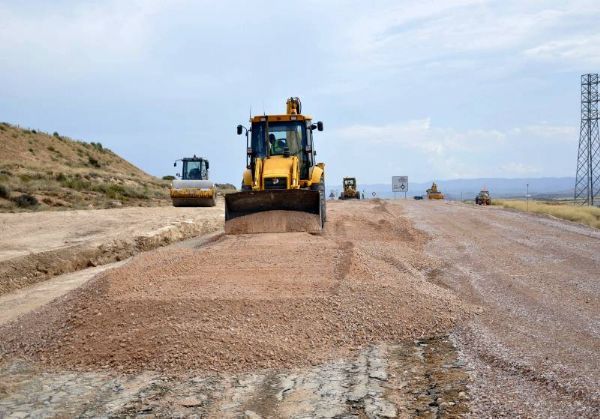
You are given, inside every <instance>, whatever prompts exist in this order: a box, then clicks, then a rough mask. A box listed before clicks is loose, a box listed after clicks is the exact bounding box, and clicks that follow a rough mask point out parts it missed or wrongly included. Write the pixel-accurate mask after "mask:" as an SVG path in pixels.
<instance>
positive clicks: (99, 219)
mask: <svg viewBox="0 0 600 419" xmlns="http://www.w3.org/2000/svg"><path fill="white" fill-rule="evenodd" d="M222 205H223V204H222V203H220V205H219V206H217V207H215V208H202V209H201V210H199V209H198V208H171V207H130V208H119V209H108V210H86V211H84V210H79V211H44V212H33V213H18V214H0V232H1V233H0V295H1V294H4V293H6V292H9V291H12V290H16V289H20V288H22V287H26V286H29V285H31V284H34V283H36V282H40V281H44V280H46V279H48V278H51V277H53V276H56V275H59V274H63V273H68V272H74V271H77V270H80V269H83V268H86V267H90V266H97V265H103V264H106V263H109V262H114V261H119V260H123V259H126V258H128V257H129V256H132V255H134V254H136V253H138V252H140V251H143V250H149V249H153V248H156V247H159V246H162V245H164V244H168V243H171V242H174V241H177V240H181V239H184V238H188V237H193V236H195V235H198V234H202V233H207V232H211V231H216V230H218V229H220V228H222V223H223V207H222Z"/></svg>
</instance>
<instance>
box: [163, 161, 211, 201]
mask: <svg viewBox="0 0 600 419" xmlns="http://www.w3.org/2000/svg"><path fill="white" fill-rule="evenodd" d="M178 161H181V162H182V169H181V174H179V173H178V174H177V177H181V179H174V180H173V182H172V183H171V188H170V189H169V194H170V195H171V201H173V206H175V207H214V206H215V205H216V203H217V201H216V199H217V190H216V188H215V184H214V183H213V182H212V181H210V180H208V168H209V163H208V160H206V159H204V158H202V157H196V155H195V154H194V156H193V157H184V158H182V159H179V160H176V161H175V163H173V167H177V162H178Z"/></svg>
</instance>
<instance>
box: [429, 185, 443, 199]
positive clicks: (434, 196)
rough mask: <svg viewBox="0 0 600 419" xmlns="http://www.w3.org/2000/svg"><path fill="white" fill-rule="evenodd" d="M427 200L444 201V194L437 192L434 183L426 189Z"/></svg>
mask: <svg viewBox="0 0 600 419" xmlns="http://www.w3.org/2000/svg"><path fill="white" fill-rule="evenodd" d="M427 199H444V194H443V193H441V192H440V191H439V190H438V186H437V184H436V183H435V182H433V183H432V185H431V188H429V189H427Z"/></svg>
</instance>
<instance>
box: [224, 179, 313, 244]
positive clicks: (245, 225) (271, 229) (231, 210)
mask: <svg viewBox="0 0 600 419" xmlns="http://www.w3.org/2000/svg"><path fill="white" fill-rule="evenodd" d="M321 228H322V218H321V200H320V195H319V192H318V191H310V190H305V189H286V190H274V191H249V192H237V193H233V194H227V195H225V232H226V233H227V234H244V233H281V232H291V231H308V232H317V231H320V230H321Z"/></svg>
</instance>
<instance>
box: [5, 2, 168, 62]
mask: <svg viewBox="0 0 600 419" xmlns="http://www.w3.org/2000/svg"><path fill="white" fill-rule="evenodd" d="M169 4H170V5H174V4H175V2H172V3H169ZM69 6H70V7H56V8H53V7H52V6H51V5H50V6H49V5H47V4H46V5H40V6H39V8H40V10H39V11H35V10H32V9H34V8H33V7H32V8H29V7H14V8H11V7H9V6H8V5H6V4H5V5H3V6H2V5H0V21H1V22H2V25H0V54H1V55H3V56H4V57H5V58H8V57H10V58H12V60H8V59H7V60H6V63H7V64H13V63H18V64H22V63H23V61H22V60H26V62H27V63H28V64H30V65H32V66H34V67H37V66H39V65H40V64H43V66H44V67H45V69H46V70H48V69H49V68H55V69H60V70H62V71H64V72H67V73H68V72H70V71H74V70H75V69H77V68H80V67H84V68H85V67H89V66H90V65H93V66H94V67H95V69H97V68H98V67H101V66H102V65H115V64H119V65H123V64H125V63H129V62H132V61H136V60H138V59H139V58H140V57H141V56H143V55H144V54H145V53H146V52H147V51H146V48H147V47H148V45H149V44H150V39H151V36H152V21H153V19H154V18H155V17H156V15H157V14H158V13H160V12H161V11H163V10H164V9H165V8H166V6H167V3H165V2H161V1H158V0H148V1H146V0H145V1H142V0H137V1H131V2H121V1H118V0H111V1H107V2H75V3H72V4H69Z"/></svg>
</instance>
